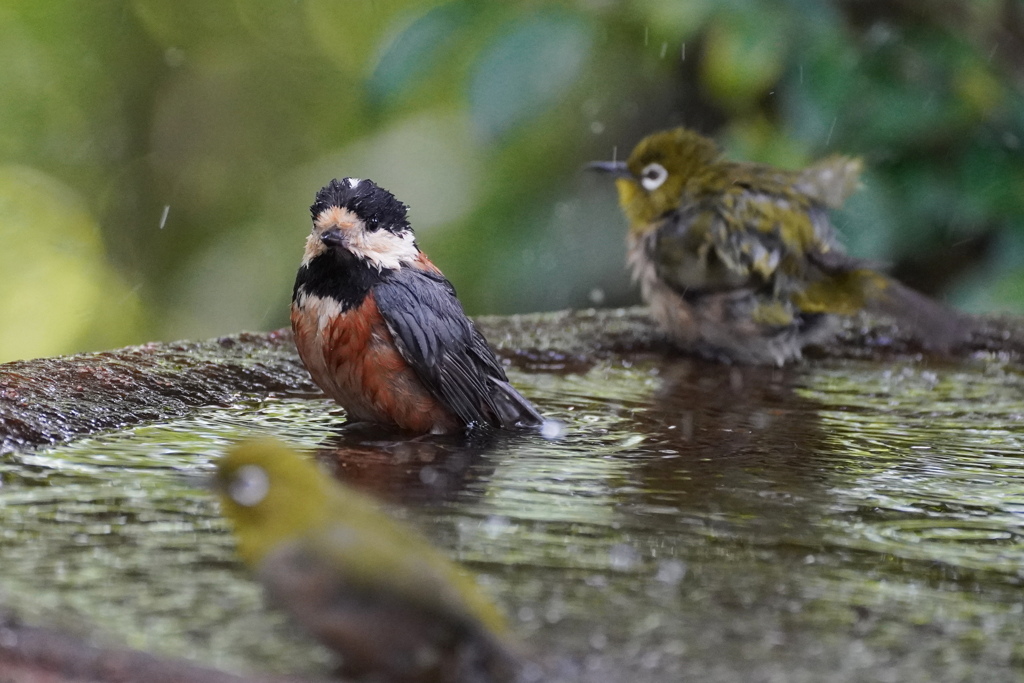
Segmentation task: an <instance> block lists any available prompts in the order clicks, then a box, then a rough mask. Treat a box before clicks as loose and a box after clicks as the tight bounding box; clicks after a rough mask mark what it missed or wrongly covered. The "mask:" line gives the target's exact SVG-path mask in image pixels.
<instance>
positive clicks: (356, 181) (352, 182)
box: [345, 178, 363, 189]
mask: <svg viewBox="0 0 1024 683" xmlns="http://www.w3.org/2000/svg"><path fill="white" fill-rule="evenodd" d="M345 182H346V183H348V186H349V187H350V188H352V189H355V187H356V185H358V184H359V183H361V182H363V181H362V179H361V178H345Z"/></svg>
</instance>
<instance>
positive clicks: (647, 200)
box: [590, 128, 967, 365]
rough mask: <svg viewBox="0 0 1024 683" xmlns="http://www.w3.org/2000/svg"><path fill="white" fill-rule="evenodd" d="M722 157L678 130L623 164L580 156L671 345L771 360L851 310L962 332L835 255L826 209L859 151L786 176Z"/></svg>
mask: <svg viewBox="0 0 1024 683" xmlns="http://www.w3.org/2000/svg"><path fill="white" fill-rule="evenodd" d="M720 157H721V153H720V152H719V149H718V147H717V146H716V145H715V143H714V142H713V141H712V140H710V139H708V138H706V137H703V136H701V135H698V134H697V133H694V132H693V131H690V130H686V129H683V128H677V129H674V130H668V131H664V132H660V133H655V134H653V135H650V136H648V137H647V138H645V139H643V140H641V141H640V143H639V144H638V145H637V146H636V148H635V149H634V150H633V152H632V154H630V156H629V159H628V161H625V162H621V161H620V162H594V163H593V164H591V165H590V168H592V169H594V170H598V171H603V172H606V173H610V174H611V175H613V176H615V179H616V181H615V184H616V187H617V189H618V193H619V204H620V205H621V207H622V210H623V212H624V213H625V214H626V218H627V220H628V221H629V236H628V239H627V247H628V264H629V267H630V269H631V270H632V274H633V278H634V280H636V281H638V282H639V283H640V289H641V294H642V296H643V299H644V301H645V302H646V303H647V304H648V305H649V306H650V308H651V314H652V316H653V317H654V319H655V321H656V322H657V323H658V324H659V325H660V326H661V328H662V329H664V330H665V331H666V332H667V333H668V335H669V336H670V337H671V338H672V339H673V341H675V343H676V344H677V345H678V346H679V347H680V348H682V349H683V350H685V351H689V352H694V353H698V354H701V355H704V356H707V357H710V358H713V359H716V360H720V361H724V362H737V363H755V364H776V365H782V364H783V363H785V362H787V361H790V360H794V359H798V358H800V355H801V349H802V348H803V347H804V346H805V345H807V344H813V343H822V342H825V341H827V340H829V339H830V338H831V337H833V336H834V335H835V334H836V332H837V331H838V325H837V324H836V323H837V318H836V316H837V315H853V314H855V313H857V312H858V311H860V310H869V311H873V312H877V313H883V314H886V315H889V316H891V317H893V318H894V319H895V320H896V321H897V322H898V323H900V324H903V325H905V326H906V327H907V328H908V330H909V331H910V332H912V333H913V334H914V335H915V337H917V338H918V340H919V341H920V343H921V344H922V345H923V346H925V347H926V348H930V349H934V350H939V351H945V350H948V349H949V348H950V347H951V346H952V345H954V344H956V343H959V342H962V341H965V340H966V335H967V332H966V327H965V325H964V320H965V318H964V316H961V315H959V314H957V313H955V312H953V311H951V310H949V309H947V308H945V307H943V306H942V305H940V304H938V303H936V302H934V301H932V300H931V299H928V298H927V297H925V296H924V295H922V294H918V293H917V292H914V291H913V290H910V289H908V288H906V287H904V286H902V285H900V284H899V283H898V282H896V281H895V280H893V279H891V278H889V277H887V276H885V275H883V274H881V273H879V272H876V271H875V270H873V269H871V268H870V267H868V266H867V265H866V264H865V263H863V262H860V261H857V260H856V259H853V258H851V257H850V256H848V255H847V254H846V253H845V252H844V250H843V248H842V246H841V245H840V243H839V241H838V239H837V237H836V234H835V230H834V229H833V227H832V223H831V221H830V220H829V215H828V210H829V209H835V208H838V207H839V206H841V205H842V203H843V202H844V201H845V200H846V198H847V197H848V196H849V195H850V194H851V193H852V192H853V191H854V190H855V189H856V188H857V186H858V176H859V175H860V172H861V162H860V160H859V159H852V158H849V157H842V156H832V157H828V158H826V159H823V160H822V161H820V162H818V163H816V164H814V165H812V166H809V167H808V168H806V169H803V170H800V171H787V170H783V169H779V168H773V167H771V166H766V165H761V164H752V163H738V162H732V161H725V160H723V159H721V158H720Z"/></svg>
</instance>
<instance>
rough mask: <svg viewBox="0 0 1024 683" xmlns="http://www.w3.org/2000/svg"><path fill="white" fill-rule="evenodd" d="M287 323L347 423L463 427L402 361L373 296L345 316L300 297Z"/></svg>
mask: <svg viewBox="0 0 1024 683" xmlns="http://www.w3.org/2000/svg"><path fill="white" fill-rule="evenodd" d="M428 263H429V262H428ZM291 318H292V329H293V330H294V332H295V345H296V346H297V347H298V350H299V357H300V358H301V359H302V362H303V364H304V365H305V366H306V369H307V370H309V374H310V375H311V376H312V377H313V381H314V382H316V383H317V385H318V386H319V387H320V388H321V389H323V390H324V392H325V393H326V394H327V395H329V396H330V397H331V398H333V399H334V400H335V401H337V402H338V403H339V404H341V406H342V407H344V408H345V410H346V411H347V412H348V416H349V419H351V420H355V421H365V422H378V423H381V424H390V425H395V426H397V427H399V428H401V429H405V430H408V431H412V432H418V433H435V434H440V433H449V432H455V431H459V430H460V429H462V428H463V426H464V425H462V424H461V423H460V422H459V420H458V419H457V418H456V417H455V416H454V415H453V414H452V412H451V411H450V410H448V409H447V408H446V407H445V406H444V405H442V404H441V403H440V402H439V401H438V400H437V399H436V398H434V397H433V395H431V394H430V392H428V391H427V389H426V387H424V386H423V383H422V382H420V380H419V378H418V377H417V376H416V373H415V371H414V370H413V369H412V368H411V367H410V366H409V364H408V363H406V361H405V359H404V358H402V356H401V354H400V353H399V352H398V349H397V348H396V347H395V342H394V338H393V337H392V336H391V332H390V331H389V330H388V328H387V325H386V324H385V322H384V319H383V317H382V316H381V314H380V311H379V310H378V309H377V304H376V302H375V301H374V298H373V293H372V292H371V293H370V295H369V296H367V297H366V299H365V300H364V301H363V303H362V304H361V305H360V306H359V307H357V308H353V309H349V310H347V311H342V310H341V306H340V305H339V304H338V302H337V301H335V300H333V299H330V298H320V297H315V296H308V295H306V296H302V297H300V298H299V299H298V300H297V301H296V302H294V303H293V304H292V314H291Z"/></svg>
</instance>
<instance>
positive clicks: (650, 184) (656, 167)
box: [640, 161, 668, 192]
mask: <svg viewBox="0 0 1024 683" xmlns="http://www.w3.org/2000/svg"><path fill="white" fill-rule="evenodd" d="M667 179H668V171H666V170H665V167H664V166H662V165H661V164H659V163H658V162H656V161H653V162H651V163H649V164H647V165H646V166H644V170H642V171H640V184H641V185H643V186H644V189H645V190H647V191H648V192H654V191H655V190H657V189H658V188H659V187H661V186H662V185H664V184H665V180H667Z"/></svg>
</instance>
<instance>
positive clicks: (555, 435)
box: [540, 420, 569, 441]
mask: <svg viewBox="0 0 1024 683" xmlns="http://www.w3.org/2000/svg"><path fill="white" fill-rule="evenodd" d="M568 431H569V430H568V428H567V427H566V425H565V423H564V422H562V421H561V420H544V422H543V423H542V424H541V426H540V435H541V436H542V437H544V438H545V439H547V440H549V441H556V440H558V439H561V438H564V437H565V435H566V433H567V432H568Z"/></svg>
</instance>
